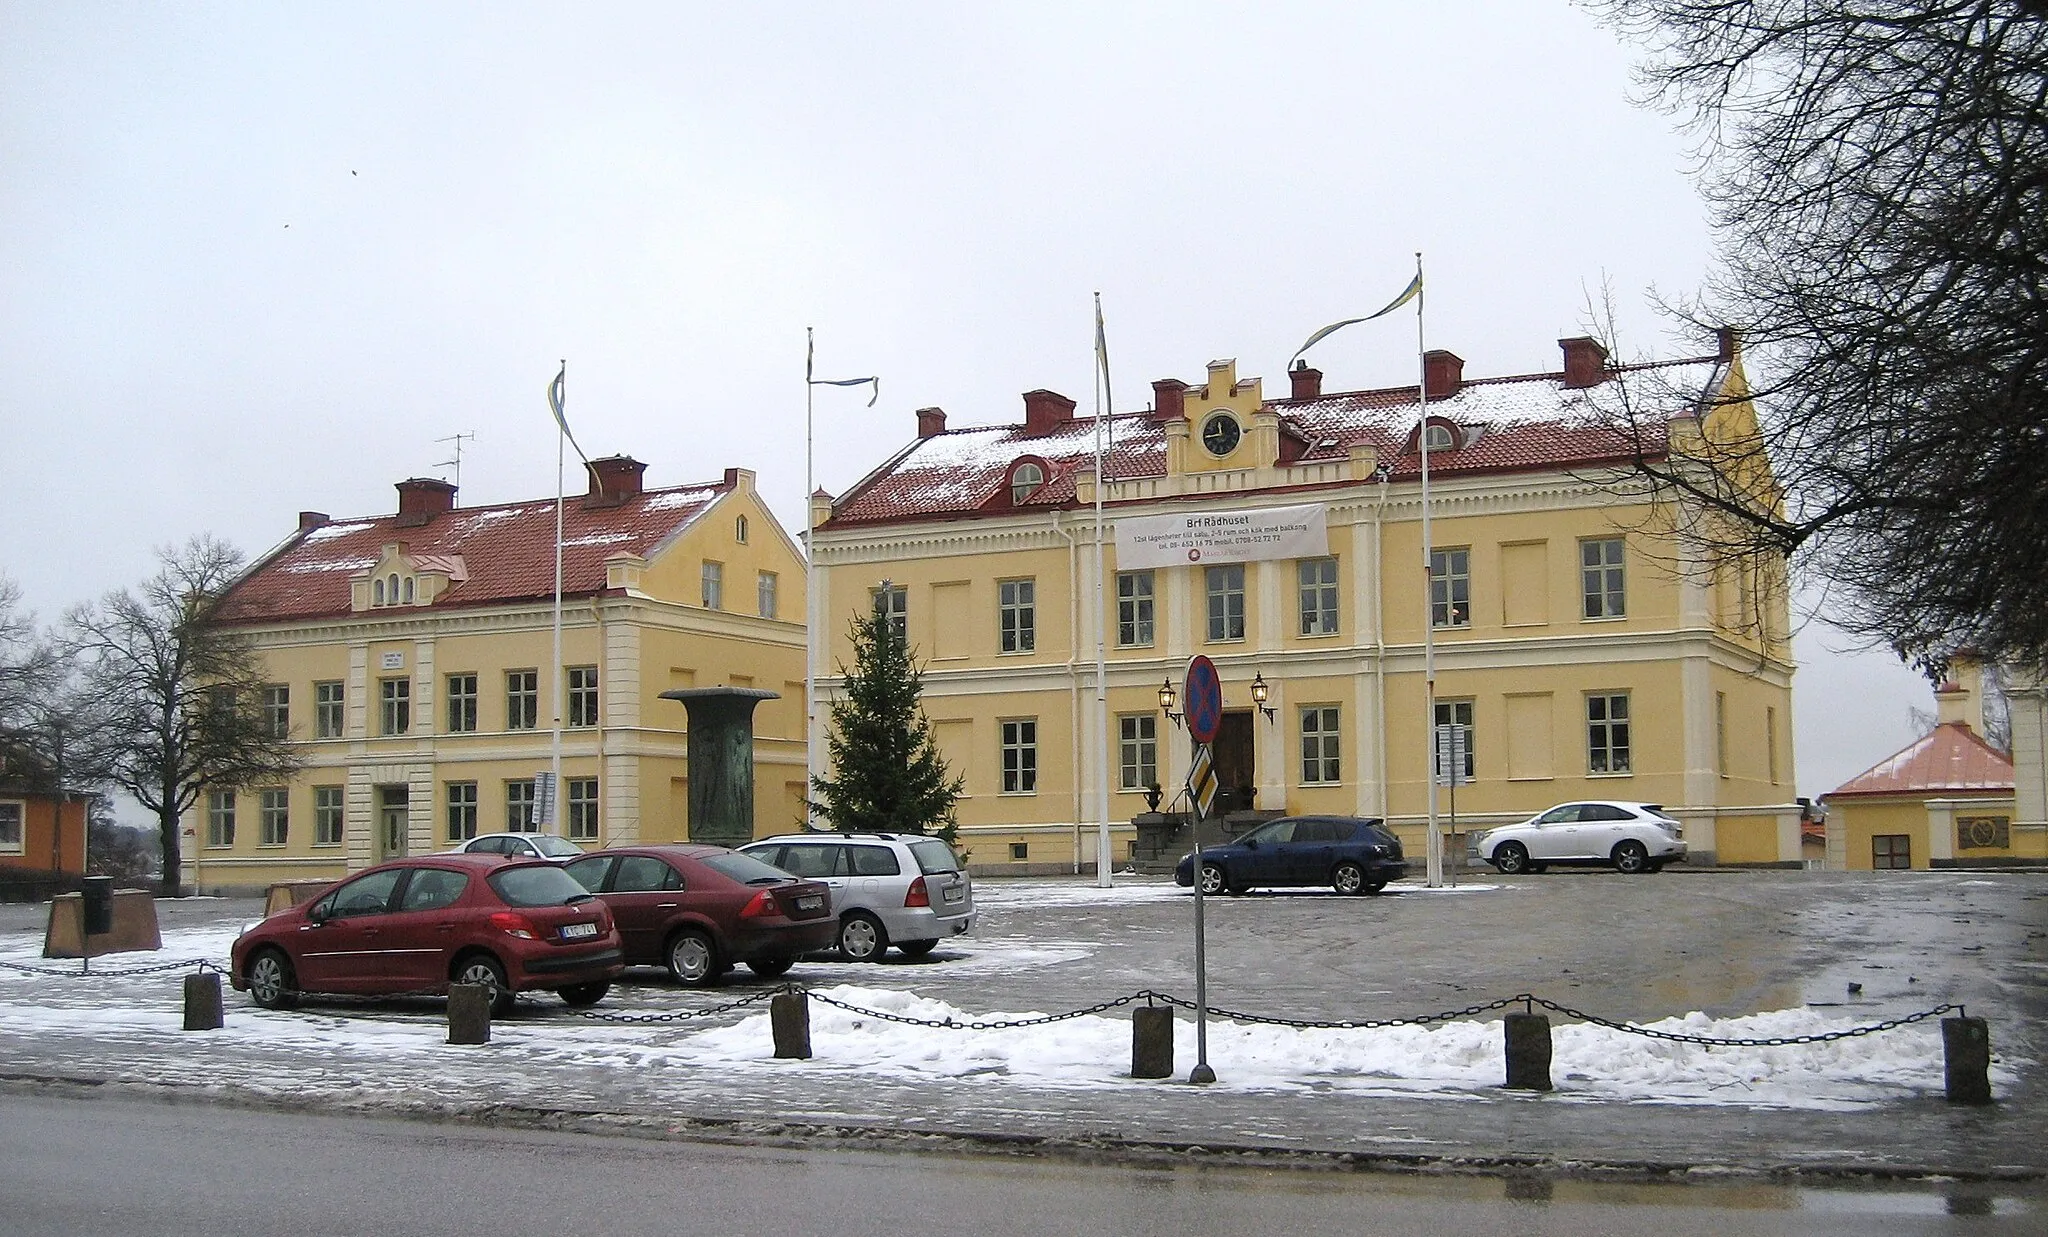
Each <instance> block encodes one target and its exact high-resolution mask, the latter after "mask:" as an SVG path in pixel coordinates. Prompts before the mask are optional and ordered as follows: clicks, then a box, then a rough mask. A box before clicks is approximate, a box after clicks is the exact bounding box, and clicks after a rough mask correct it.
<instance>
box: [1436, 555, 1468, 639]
mask: <svg viewBox="0 0 2048 1237" xmlns="http://www.w3.org/2000/svg"><path fill="white" fill-rule="evenodd" d="M1471 624H1472V551H1471V550H1469V549H1460V550H1431V551H1430V552H1429V625H1430V626H1431V627H1469V626H1471Z"/></svg>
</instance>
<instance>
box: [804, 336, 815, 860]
mask: <svg viewBox="0 0 2048 1237" xmlns="http://www.w3.org/2000/svg"><path fill="white" fill-rule="evenodd" d="M815 348H816V344H815V343H814V342H813V340H812V328H811V327H805V328H804V830H805V831H806V832H809V831H810V830H811V829H813V828H815V827H816V825H815V823H814V822H813V820H812V815H813V813H812V809H811V776H812V774H811V749H812V747H813V746H815V745H816V743H817V737H818V678H817V670H816V665H815V663H816V650H817V641H818V600H817V598H818V581H817V570H816V568H817V562H818V550H817V546H816V545H815V544H814V543H815V541H816V540H817V537H816V529H815V528H813V526H812V520H811V493H812V489H813V486H814V485H815V484H816V483H815V482H814V481H813V480H812V479H811V452H812V446H811V405H812V403H813V399H814V394H815V393H814V391H813V384H812V382H811V357H812V353H813V350H814V349H815Z"/></svg>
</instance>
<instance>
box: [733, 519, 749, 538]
mask: <svg viewBox="0 0 2048 1237" xmlns="http://www.w3.org/2000/svg"><path fill="white" fill-rule="evenodd" d="M732 539H733V540H734V541H737V542H739V543H740V544H741V545H745V544H747V517H746V516H743V515H736V516H734V517H733V518H732Z"/></svg>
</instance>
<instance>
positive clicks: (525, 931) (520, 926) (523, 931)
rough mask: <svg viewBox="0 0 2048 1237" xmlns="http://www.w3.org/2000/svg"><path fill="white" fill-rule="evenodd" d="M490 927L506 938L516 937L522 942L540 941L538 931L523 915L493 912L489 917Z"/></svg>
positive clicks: (509, 912)
mask: <svg viewBox="0 0 2048 1237" xmlns="http://www.w3.org/2000/svg"><path fill="white" fill-rule="evenodd" d="M491 926H492V927H493V928H496V929H498V930H499V931H500V932H503V933H505V934H506V935H507V936H516V937H518V938H519V939H521V940H523V941H537V940H539V939H540V931H539V929H537V928H535V927H534V926H533V921H532V920H531V919H528V918H527V917H526V916H524V915H515V914H513V913H512V912H511V911H496V912H494V913H493V914H492V915H491Z"/></svg>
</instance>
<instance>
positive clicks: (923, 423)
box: [917, 408, 946, 438]
mask: <svg viewBox="0 0 2048 1237" xmlns="http://www.w3.org/2000/svg"><path fill="white" fill-rule="evenodd" d="M945 432H946V410H945V409H943V408H920V409H918V410H917V436H918V437H919V438H937V437H938V436H939V435H940V434H943V433H945Z"/></svg>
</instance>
